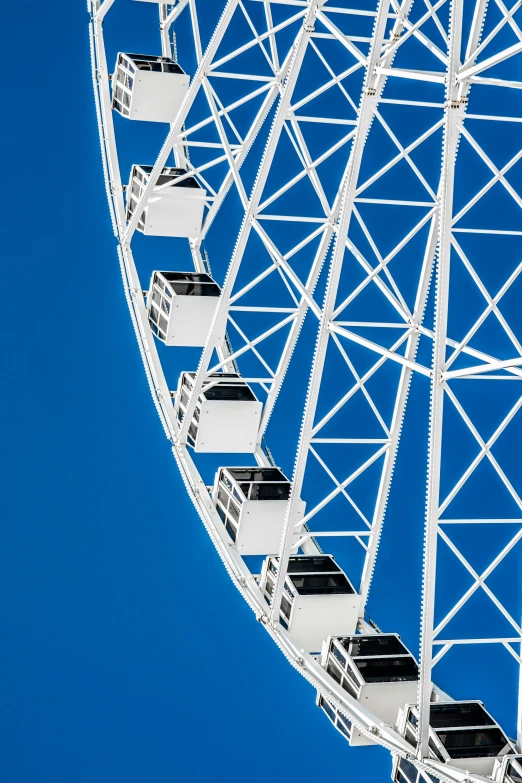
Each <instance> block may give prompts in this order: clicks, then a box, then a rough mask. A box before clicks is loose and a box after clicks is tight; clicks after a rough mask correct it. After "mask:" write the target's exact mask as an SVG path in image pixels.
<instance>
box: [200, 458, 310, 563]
mask: <svg viewBox="0 0 522 783" xmlns="http://www.w3.org/2000/svg"><path fill="white" fill-rule="evenodd" d="M290 486H291V484H290V482H289V480H288V479H287V478H286V476H285V475H284V474H283V473H282V472H281V471H280V470H279V468H260V467H255V468H221V469H220V470H219V471H218V473H217V474H216V480H215V484H214V492H213V495H212V499H213V501H214V503H215V505H216V508H217V511H218V514H219V516H220V517H221V519H222V520H223V524H224V525H225V528H226V530H227V532H228V534H229V536H230V538H231V539H232V541H234V542H235V544H236V547H237V550H238V552H240V553H241V554H242V555H269V554H274V553H276V552H278V551H279V547H280V544H281V536H282V534H283V526H284V523H285V515H286V509H287V506H288V498H289V497H290ZM298 506H299V507H298V516H297V519H296V520H295V522H297V521H298V520H299V519H302V518H303V516H304V509H305V504H304V502H303V501H299V504H298ZM298 536H299V533H298V531H297V530H296V532H295V533H294V535H293V539H294V541H295V543H297V541H298Z"/></svg>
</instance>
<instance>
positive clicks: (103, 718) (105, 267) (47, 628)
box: [0, 0, 482, 783]
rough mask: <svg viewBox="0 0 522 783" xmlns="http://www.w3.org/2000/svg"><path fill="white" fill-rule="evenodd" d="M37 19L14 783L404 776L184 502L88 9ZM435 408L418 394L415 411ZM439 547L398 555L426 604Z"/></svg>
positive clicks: (10, 525) (60, 7) (18, 436)
mask: <svg viewBox="0 0 522 783" xmlns="http://www.w3.org/2000/svg"><path fill="white" fill-rule="evenodd" d="M30 6H32V7H29V9H28V10H26V13H29V14H30V16H31V19H32V32H31V41H30V42H29V45H28V46H27V47H26V48H27V53H26V54H24V56H23V57H22V56H21V52H22V51H23V48H24V46H23V44H24V41H23V39H22V35H21V30H20V20H19V12H17V11H16V10H15V8H14V6H13V5H12V4H10V5H7V6H6V7H5V9H4V11H3V18H4V22H5V29H6V30H8V31H12V34H9V35H8V36H6V40H5V44H4V46H5V47H6V48H7V57H5V58H4V61H5V62H6V63H8V64H9V67H10V68H11V69H12V71H13V72H15V71H14V69H15V68H16V78H11V79H10V80H6V81H5V83H4V102H5V105H9V106H10V107H11V108H10V111H11V115H10V122H9V123H8V125H5V124H4V128H3V132H4V133H5V134H6V137H5V141H4V151H5V153H6V166H5V168H6V170H8V171H10V173H11V172H13V170H14V168H15V166H16V173H14V178H13V185H12V195H11V196H10V197H9V199H8V200H7V203H6V204H5V205H4V207H3V210H2V217H3V220H2V227H1V231H2V243H3V248H4V258H5V279H6V281H8V287H7V295H6V297H5V310H6V316H5V327H4V345H5V349H6V350H5V357H6V358H4V362H3V379H2V389H3V398H4V404H3V410H2V417H3V429H4V440H8V442H9V444H10V445H9V449H8V450H7V451H6V452H5V458H4V466H3V475H4V481H5V484H4V508H5V513H4V515H3V516H4V524H3V525H2V527H1V533H0V552H1V556H0V557H1V566H0V593H1V595H2V609H1V610H0V671H1V672H2V680H3V688H2V696H1V710H0V735H1V737H2V741H1V742H0V776H1V778H2V780H5V781H6V783H46V782H47V781H53V783H62V782H63V783H66V781H67V783H69V782H70V781H75V783H109V781H110V782H111V783H112V782H113V781H115V780H125V781H126V783H138V782H139V783H141V782H142V781H147V783H163V782H164V781H170V780H173V779H175V780H182V781H195V782H199V781H206V782H207V783H213V782H214V781H216V782H217V781H222V780H224V779H228V778H234V779H235V778H237V779H239V780H243V779H247V780H248V781H249V783H261V782H262V781H265V780H266V779H267V777H270V778H271V779H273V780H283V779H284V778H286V777H289V778H291V779H298V780H300V781H303V783H304V782H305V781H313V780H316V779H317V778H318V777H319V776H321V777H322V778H325V777H328V778H330V779H332V778H333V776H335V775H340V776H342V778H343V780H348V781H350V780H353V781H361V780H365V781H366V780H367V781H370V782H371V783H373V781H375V782H376V783H377V782H380V781H384V780H387V779H388V777H389V769H390V763H389V757H388V754H387V753H386V752H384V751H382V750H381V749H380V748H376V749H356V750H349V749H348V748H347V746H346V743H345V742H344V740H343V739H342V738H341V737H340V735H338V734H337V732H335V731H334V730H333V729H332V728H331V727H330V726H329V724H328V722H327V721H326V719H325V718H324V717H323V716H322V714H321V713H320V711H319V710H317V709H316V708H315V707H314V693H313V691H312V690H311V689H310V688H309V686H307V685H306V684H305V682H304V681H303V680H302V679H301V678H300V677H299V675H298V674H297V673H296V672H295V671H294V670H293V669H292V668H290V667H289V666H288V665H287V664H286V662H285V661H284V659H283V658H282V656H281V655H280V654H279V652H278V651H277V649H276V648H275V646H274V645H273V644H272V643H271V642H270V639H269V637H268V635H267V634H266V633H265V632H264V631H263V629H262V627H261V626H260V625H259V624H257V623H256V622H255V619H254V617H253V615H252V614H251V612H250V610H249V609H248V608H247V607H246V605H245V604H244V603H243V602H242V600H241V598H240V596H239V593H238V592H237V591H236V590H235V588H234V587H233V585H232V583H231V582H230V581H229V579H228V577H227V576H226V574H225V572H224V570H223V568H222V566H221V563H220V561H219V559H218V557H217V556H216V554H215V551H214V548H213V546H212V544H211V542H210V541H209V539H208V538H207V536H206V534H205V532H204V530H203V527H202V526H201V525H200V524H199V520H198V518H197V516H196V514H195V512H194V509H193V506H192V503H191V502H190V501H189V500H188V498H187V497H186V495H185V491H184V489H183V485H182V482H181V480H180V478H179V476H178V474H177V471H176V468H175V464H174V461H173V460H172V458H171V453H170V448H169V444H168V443H167V441H166V440H165V438H164V436H163V431H162V428H161V426H160V423H159V422H158V420H157V417H156V413H155V410H154V406H153V404H152V402H151V400H150V396H149V390H148V386H147V382H146V379H145V376H144V373H143V370H142V364H141V359H140V357H139V352H138V350H137V347H136V344H135V338H134V334H133V330H132V327H131V324H130V321H129V318H128V312H127V306H126V303H125V300H124V296H123V291H122V288H121V278H120V274H119V269H118V264H117V257H116V247H115V240H114V237H113V235H112V229H111V226H110V220H109V214H108V209H107V204H106V198H105V193H104V189H103V178H102V170H101V161H100V153H99V145H98V132H97V128H96V121H95V113H94V104H93V98H92V86H91V76H90V67H89V48H88V30H87V22H88V17H87V13H86V11H85V6H84V3H82V2H78V3H75V4H73V3H71V2H65V0H59V2H58V3H57V4H56V5H55V6H54V7H53V11H52V13H51V14H49V13H47V12H46V11H45V8H44V6H43V5H42V4H41V3H37V2H33V3H31V4H30ZM149 10H150V9H147V11H149ZM144 13H145V12H144ZM133 35H135V36H137V35H138V31H134V32H133ZM132 43H133V44H134V43H135V42H134V41H133V42H132ZM136 43H137V42H136ZM147 43H148V41H147ZM127 48H128V49H130V50H132V46H131V43H130V41H129V44H128V47H127ZM150 133H151V136H150V138H149V140H148V141H149V142H150V143H151V144H152V143H153V142H154V141H155V139H156V137H155V136H154V134H155V133H156V131H150ZM158 139H159V137H158ZM140 162H149V161H145V160H143V161H140ZM22 167H26V168H27V169H28V171H23V168H22ZM29 194H30V195H29ZM138 239H139V240H141V238H138ZM232 239H233V238H232V235H231V237H230V240H231V241H232ZM426 392H427V387H426V386H425V385H424V386H422V385H420V386H419V389H418V393H417V390H415V397H414V399H415V404H414V409H415V405H417V404H418V405H419V406H423V405H425V403H426V401H427V397H426ZM408 427H409V429H408ZM414 436H415V419H413V420H412V423H411V426H410V425H408V423H407V425H406V428H405V439H406V443H408V437H410V438H411V439H412V441H411V442H412V444H413V448H418V446H415V443H416V441H415V437H414ZM422 448H423V446H422V443H421V452H418V453H420V454H421V453H422ZM415 479H417V481H415ZM397 483H398V489H397V497H398V498H399V500H398V501H397V506H396V508H397V509H399V510H400V509H401V508H402V503H401V500H400V499H401V497H402V498H404V497H405V496H406V495H407V496H408V498H409V501H410V505H411V506H413V505H414V503H416V504H417V505H420V506H422V498H423V490H424V487H423V481H422V464H421V460H420V459H418V460H416V461H415V464H414V465H413V466H412V467H411V471H410V472H409V474H408V475H407V476H406V475H404V474H399V476H398V482H397ZM415 487H416V488H415ZM401 493H402V494H401ZM392 508H393V507H392ZM392 513H393V512H392ZM397 513H399V512H397ZM421 538H422V525H420V524H417V525H416V526H415V528H414V529H413V530H412V534H411V536H410V537H409V538H408V541H407V542H402V543H401V553H402V555H403V556H404V550H405V549H406V551H411V557H412V558H413V557H415V558H416V560H415V565H413V566H412V570H411V580H412V583H413V584H414V585H415V586H416V587H418V584H419V578H420V557H419V552H420V542H421ZM396 547H397V545H396V544H395V549H394V545H393V542H392V543H391V544H390V546H389V547H388V548H387V549H386V551H385V553H384V554H383V558H382V561H380V565H381V566H382V569H381V571H380V575H379V580H380V581H378V583H377V587H379V584H380V586H381V593H380V598H377V599H376V602H375V615H376V619H377V621H378V622H381V624H382V620H383V617H386V618H388V625H387V626H386V628H385V630H389V631H394V630H400V631H401V633H403V634H404V635H405V638H406V639H407V640H409V641H410V643H413V642H414V641H415V634H416V626H415V623H414V622H413V621H407V622H406V624H405V625H404V623H403V625H402V626H401V627H400V628H397V627H396V621H397V623H398V621H399V616H401V615H402V609H403V608H404V606H405V605H409V603H412V602H415V601H417V598H415V599H414V598H413V597H412V596H414V595H416V593H415V590H412V591H410V590H408V591H407V594H406V595H405V591H404V574H403V575H402V577H401V576H400V575H398V574H397V573H396V569H395V559H396V554H397V551H396ZM408 548H409V549H408ZM390 596H391V597H390ZM410 608H411V607H410ZM379 612H380V614H379ZM409 616H413V612H410V615H409ZM467 695H469V697H475V698H477V697H478V698H480V697H481V696H482V694H478V695H477V696H473V694H471V693H469V694H467Z"/></svg>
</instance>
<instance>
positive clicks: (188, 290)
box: [171, 283, 220, 296]
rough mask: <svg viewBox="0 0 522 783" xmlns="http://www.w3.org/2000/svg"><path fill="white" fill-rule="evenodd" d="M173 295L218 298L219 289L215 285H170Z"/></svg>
mask: <svg viewBox="0 0 522 783" xmlns="http://www.w3.org/2000/svg"><path fill="white" fill-rule="evenodd" d="M171 286H172V288H173V289H174V293H175V294H177V295H178V296H219V294H220V289H219V286H218V285H216V283H209V284H208V285H201V283H171Z"/></svg>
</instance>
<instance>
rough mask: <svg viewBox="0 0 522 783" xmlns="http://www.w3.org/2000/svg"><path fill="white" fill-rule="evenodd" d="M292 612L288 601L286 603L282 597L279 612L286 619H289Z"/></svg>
mask: <svg viewBox="0 0 522 783" xmlns="http://www.w3.org/2000/svg"><path fill="white" fill-rule="evenodd" d="M291 610H292V607H291V605H290V601H287V599H286V598H285V597H284V596H283V597H282V598H281V612H282V613H283V614H284V615H285V617H286V618H287V619H289V618H290V612H291Z"/></svg>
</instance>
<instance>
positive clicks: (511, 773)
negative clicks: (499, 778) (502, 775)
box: [506, 756, 522, 783]
mask: <svg viewBox="0 0 522 783" xmlns="http://www.w3.org/2000/svg"><path fill="white" fill-rule="evenodd" d="M517 767H518V769H515V764H514V762H512V761H510V762H509V764H508V765H507V769H506V775H507V776H508V777H507V778H506V783H522V756H521V757H520V758H519V759H518V764H517Z"/></svg>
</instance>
